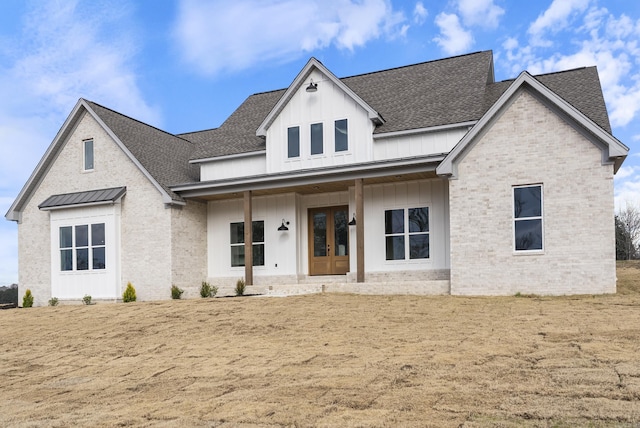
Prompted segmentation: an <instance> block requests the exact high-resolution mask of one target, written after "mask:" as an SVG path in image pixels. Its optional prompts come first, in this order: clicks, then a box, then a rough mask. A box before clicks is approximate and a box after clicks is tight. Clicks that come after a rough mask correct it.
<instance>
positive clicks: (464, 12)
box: [458, 0, 504, 28]
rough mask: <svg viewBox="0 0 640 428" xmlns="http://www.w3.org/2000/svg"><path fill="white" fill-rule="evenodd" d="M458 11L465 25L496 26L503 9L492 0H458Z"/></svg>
mask: <svg viewBox="0 0 640 428" xmlns="http://www.w3.org/2000/svg"><path fill="white" fill-rule="evenodd" d="M458 11H459V12H460V15H461V16H462V21H463V22H464V24H465V25H466V26H474V25H476V26H480V27H484V28H496V27H497V26H498V23H499V21H500V17H501V16H502V15H504V9H503V8H501V7H500V6H496V5H495V4H493V0H458Z"/></svg>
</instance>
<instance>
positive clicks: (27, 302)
mask: <svg viewBox="0 0 640 428" xmlns="http://www.w3.org/2000/svg"><path fill="white" fill-rule="evenodd" d="M32 306H33V294H31V290H29V289H28V288H27V291H25V293H24V297H23V298H22V307H23V308H30V307H32Z"/></svg>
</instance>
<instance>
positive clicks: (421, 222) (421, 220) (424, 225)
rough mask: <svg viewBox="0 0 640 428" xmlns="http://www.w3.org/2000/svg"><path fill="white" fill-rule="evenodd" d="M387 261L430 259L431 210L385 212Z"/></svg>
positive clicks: (417, 209) (416, 209) (412, 209)
mask: <svg viewBox="0 0 640 428" xmlns="http://www.w3.org/2000/svg"><path fill="white" fill-rule="evenodd" d="M384 228H385V231H384V233H385V252H386V259H387V260H408V259H409V260H410V259H428V258H429V208H428V207H421V208H409V209H394V210H386V211H385V212H384Z"/></svg>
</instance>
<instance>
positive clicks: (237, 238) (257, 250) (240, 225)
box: [229, 220, 264, 267]
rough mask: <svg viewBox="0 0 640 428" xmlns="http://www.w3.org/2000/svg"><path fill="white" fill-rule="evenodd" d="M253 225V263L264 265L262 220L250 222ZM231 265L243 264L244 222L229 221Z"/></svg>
mask: <svg viewBox="0 0 640 428" xmlns="http://www.w3.org/2000/svg"><path fill="white" fill-rule="evenodd" d="M251 225H252V227H253V233H252V241H253V245H252V247H253V265H254V266H264V221H262V220H255V221H252V222H251ZM229 229H230V230H229V232H230V243H231V267H238V266H244V222H243V221H241V222H237V223H231V225H230V228H229Z"/></svg>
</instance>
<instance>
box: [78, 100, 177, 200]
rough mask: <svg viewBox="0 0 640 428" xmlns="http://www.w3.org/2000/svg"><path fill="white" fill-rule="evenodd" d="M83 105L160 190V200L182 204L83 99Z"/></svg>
mask: <svg viewBox="0 0 640 428" xmlns="http://www.w3.org/2000/svg"><path fill="white" fill-rule="evenodd" d="M81 101H82V102H83V104H84V106H85V108H86V109H87V111H88V112H89V114H90V115H91V117H93V118H94V119H95V120H96V122H98V124H99V125H100V126H101V127H102V128H103V129H104V130H105V132H106V133H107V134H109V136H110V137H111V138H112V139H113V141H115V142H116V144H117V145H118V147H120V149H121V150H122V151H123V152H124V154H125V155H127V157H128V158H129V160H131V162H133V164H134V165H135V166H137V167H138V169H139V170H140V172H142V174H143V175H144V176H145V177H147V179H148V180H149V181H150V182H151V184H152V185H153V186H154V187H155V188H156V189H157V190H158V192H160V195H161V196H162V202H163V203H164V204H176V203H178V204H181V205H184V203H181V202H180V201H175V200H173V198H171V196H170V195H169V194H168V193H167V192H166V190H164V189H163V188H162V186H161V185H160V183H158V181H157V180H156V179H155V178H153V176H152V175H151V174H150V173H149V171H147V170H146V168H145V167H144V166H142V164H141V163H140V161H139V160H138V159H137V158H136V157H135V156H134V155H133V153H131V152H130V151H129V149H128V148H127V146H125V145H124V143H123V142H122V141H120V139H119V138H118V137H117V136H116V134H114V133H113V131H112V130H111V128H109V127H108V126H107V125H106V124H105V123H104V122H103V121H102V119H101V118H100V116H98V114H97V113H96V112H95V111H93V109H92V108H91V106H89V105H88V104H87V103H86V102H85V101H84V100H81Z"/></svg>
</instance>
